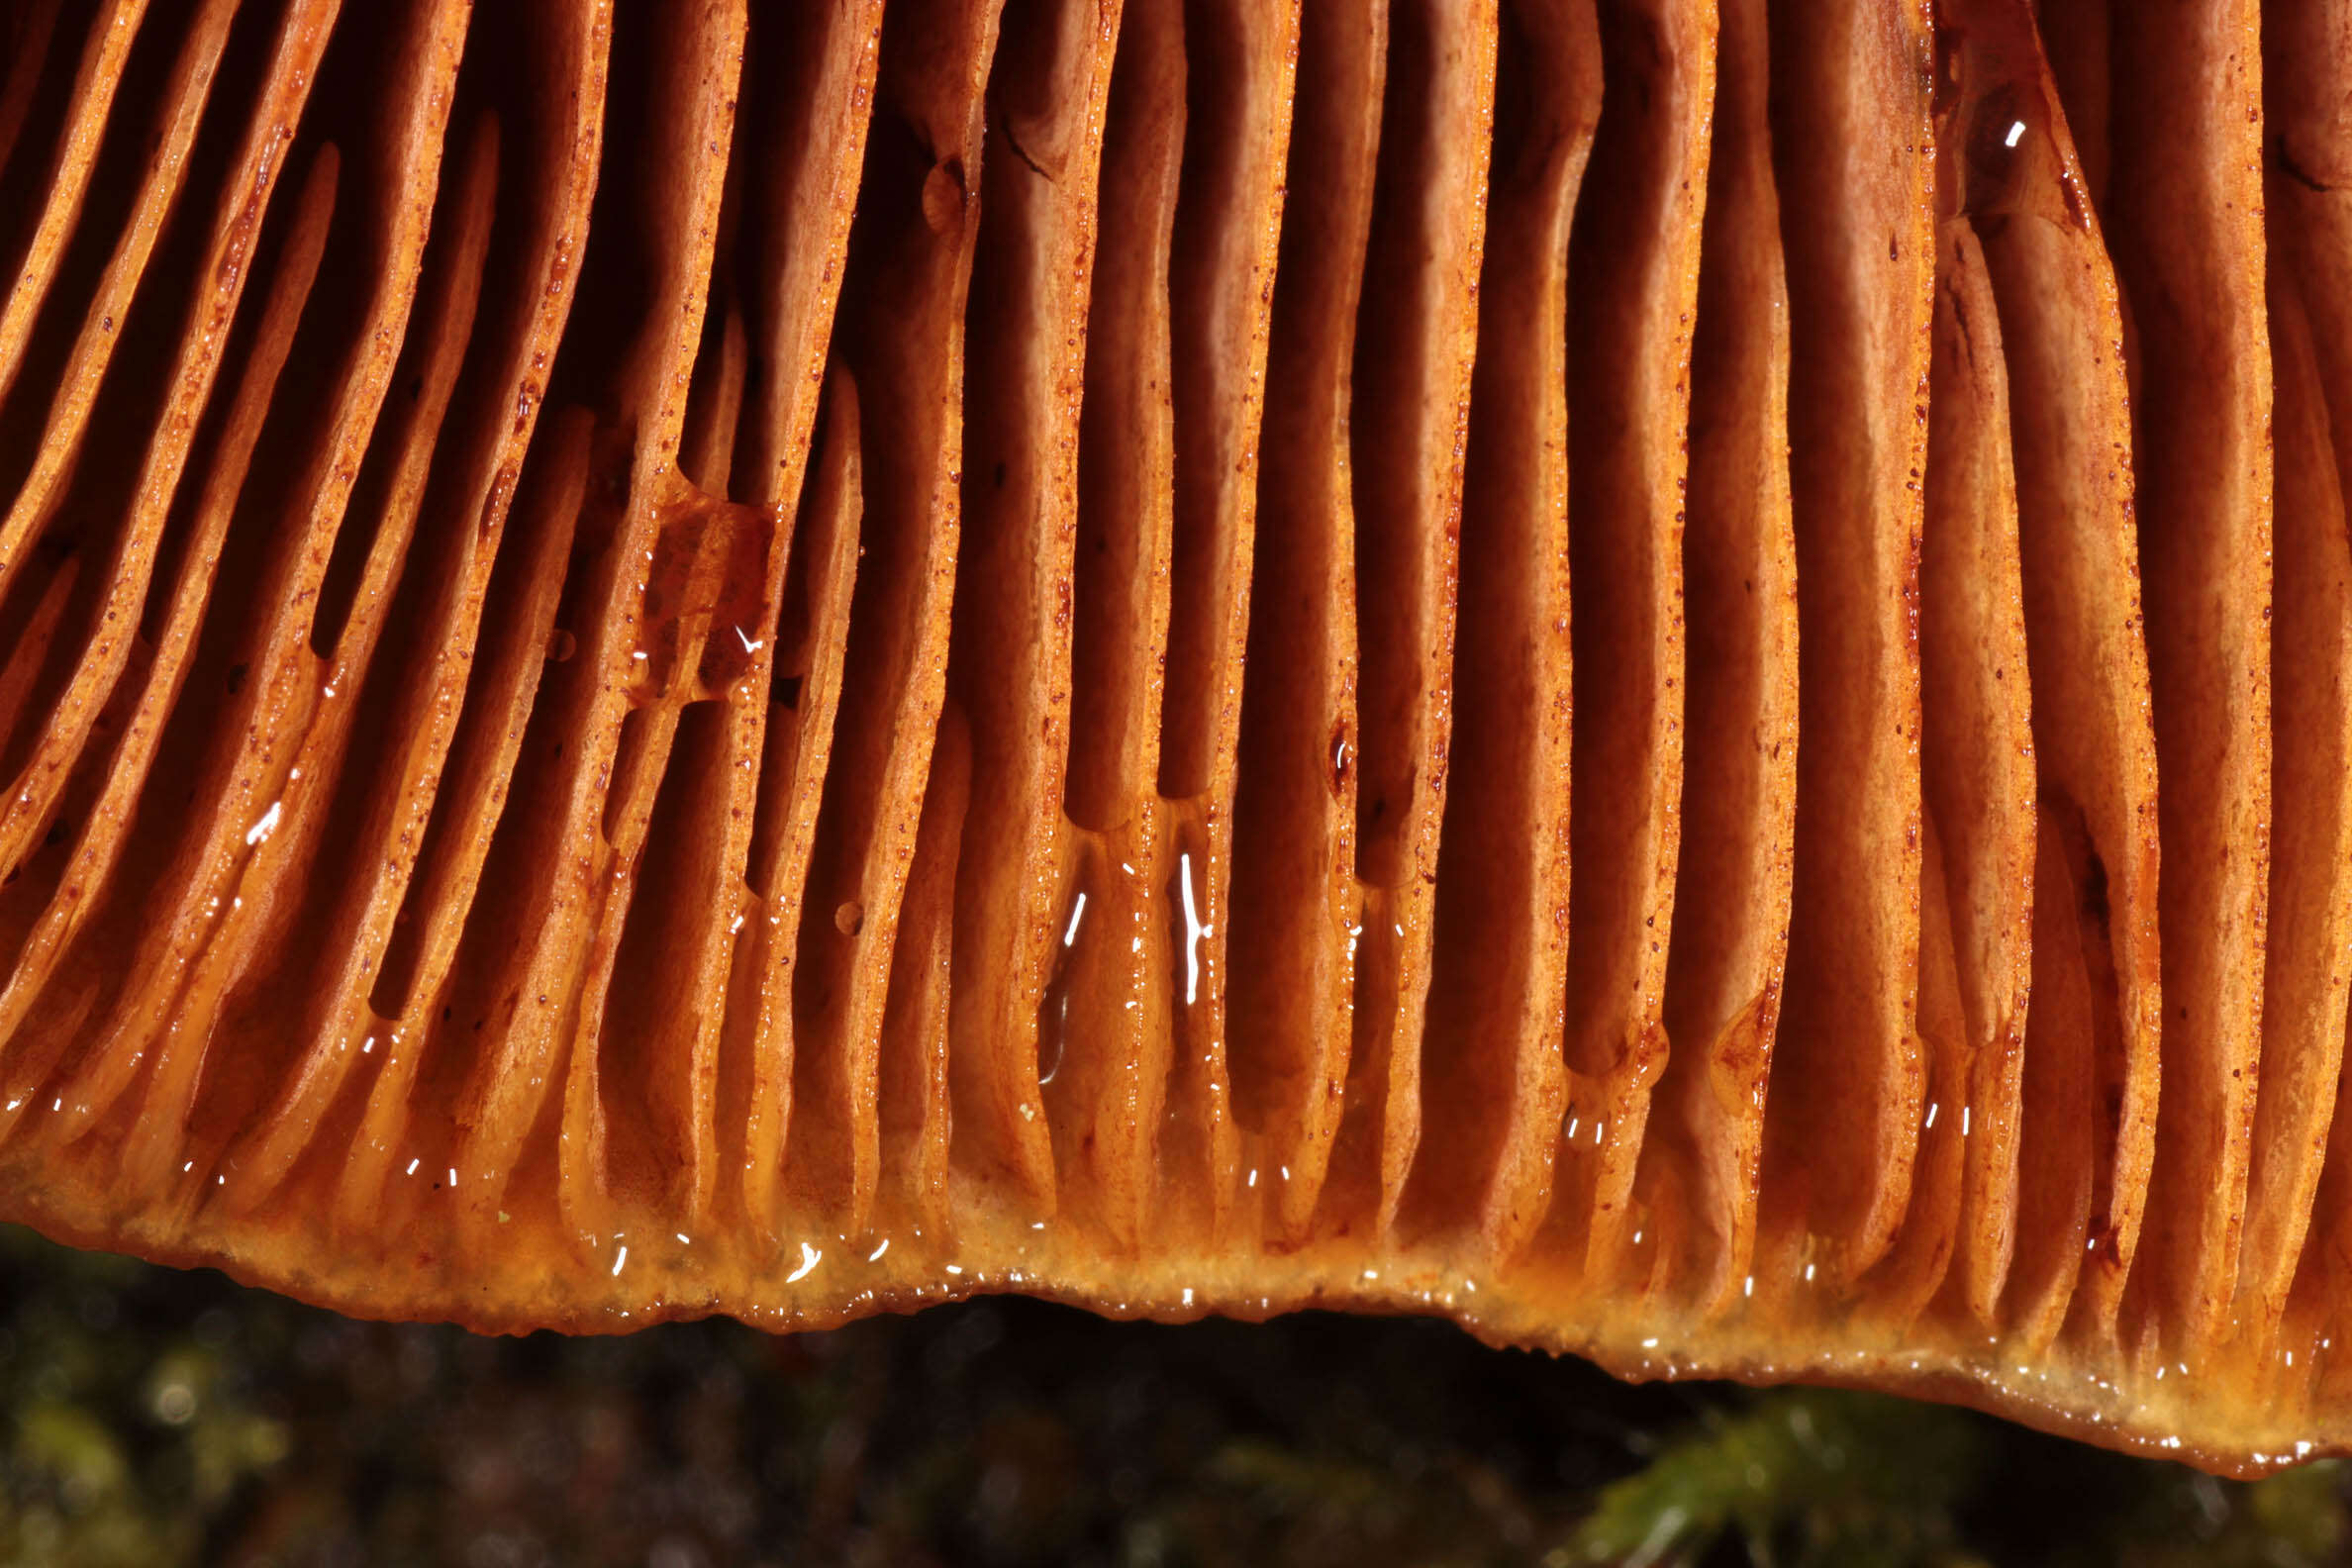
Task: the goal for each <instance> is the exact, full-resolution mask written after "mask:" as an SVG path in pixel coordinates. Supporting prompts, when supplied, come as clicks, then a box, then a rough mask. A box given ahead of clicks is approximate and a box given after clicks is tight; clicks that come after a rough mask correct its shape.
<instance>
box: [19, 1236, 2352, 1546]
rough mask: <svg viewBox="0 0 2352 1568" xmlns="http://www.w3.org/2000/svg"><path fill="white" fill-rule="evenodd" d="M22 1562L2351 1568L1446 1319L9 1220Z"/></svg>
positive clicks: (2173, 1491) (2162, 1486) (2088, 1479)
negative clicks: (678, 1289)
mask: <svg viewBox="0 0 2352 1568" xmlns="http://www.w3.org/2000/svg"><path fill="white" fill-rule="evenodd" d="M0 1402H4V1404H5V1428H4V1429H0V1456H4V1457H0V1563H11V1564H13V1563H25V1564H40V1565H43V1568H50V1565H55V1568H84V1565H87V1568H114V1565H125V1568H131V1565H136V1568H163V1565H173V1564H197V1563H203V1564H236V1565H244V1568H257V1565H261V1564H277V1565H288V1568H291V1565H307V1564H352V1565H362V1564H365V1565H372V1564H378V1563H386V1564H406V1563H417V1564H441V1563H449V1564H459V1565H463V1568H537V1565H540V1564H548V1565H555V1564H561V1565H566V1568H569V1565H572V1564H583V1565H606V1564H611V1565H623V1564H626V1565H630V1568H718V1565H723V1564H735V1563H775V1564H783V1563H801V1562H810V1563H852V1564H861V1563H873V1564H885V1563H887V1564H894V1565H895V1564H924V1563H1052V1562H1067V1563H1099V1564H1121V1565H1134V1568H1143V1565H1152V1564H1159V1565H1169V1568H1174V1565H1179V1564H1223V1563H1304V1564H1334V1565H1336V1564H1349V1565H1354V1564H1385V1563H1409V1564H1427V1565H1441V1564H1442V1565H1457V1564H1458V1565H1465V1568H1468V1565H1482V1564H1508V1563H1532V1564H1539V1565H1543V1568H1566V1565H1570V1564H1580V1563H1626V1564H1635V1565H1640V1568H1659V1565H1665V1564H1687V1565H1694V1568H1715V1565H1738V1564H1743V1563H1755V1564H1772V1565H1823V1568H1827V1565H1836V1564H1848V1563H1852V1564H1918V1565H1922V1568H1962V1565H1975V1564H2004V1565H2006V1564H2010V1563H2022V1564H2048V1565H2051V1568H2075V1565H2085V1568H2088V1565H2091V1564H2108V1563H2119V1564H2124V1565H2128V1568H2186V1565H2189V1564H2200V1565H2203V1564H2220V1565H2236V1564H2243V1565H2248V1568H2252V1565H2262V1568H2318V1565H2323V1564H2331V1563H2337V1562H2342V1561H2346V1560H2347V1558H2348V1557H2352V1527H2348V1526H2352V1512H2348V1510H2347V1477H2346V1475H2345V1474H2344V1473H2343V1472H2342V1471H2341V1470H2340V1469H2339V1468H2338V1467H2336V1466H2333V1465H2312V1466H2309V1467H2306V1468H2304V1469H2302V1470H2299V1471H2295V1472H2291V1473H2289V1474H2287V1475H2283V1476H2280V1477H2277V1478H2274V1479H2272V1480H2270V1481H2266V1482H2262V1483H2260V1484H2258V1485H2253V1486H2244V1485H2237V1484H2234V1483H2226V1482H2217V1481H2214V1480H2211V1479H2210V1478H2208V1477H2205V1476H2201V1475H2198V1474H2196V1473H2194V1472H2191V1471H2188V1470H2184V1469H2182V1468H2180V1467H2178V1466H2173V1465H2164V1464H2157V1463H2152V1462H2148V1461H2142V1460H2134V1459H2125V1458H2120V1457H2117V1456H2115V1455H2111V1454H2106V1453H2101V1452H2098V1451H2096V1450H2092V1449H2088V1448H2084V1447H2080V1446H2078V1445H2075V1444H2071V1443H2066V1442H2061V1441H2058V1440H2056V1439H2052V1438H2046V1437H2042V1436H2039V1435H2036V1434H2034V1433H2030V1432H2025V1431H2022V1430H2019V1429H2017V1428H2015V1427H2011V1426H2009V1425H2006V1424H2004V1423H2002V1422H1999V1421H1992V1420H1989V1419H1987V1418H1984V1417H1980V1416H1976V1415H1973V1414H1970V1413H1967V1412H1961V1411H1952V1410H1944V1409H1940V1408H1935V1407H1928V1406H1918V1405H1911V1404H1907V1403H1905V1402H1902V1401H1899V1400H1892V1399H1885V1398H1879V1397H1874V1396H1867V1395H1855V1394H1842V1393H1826V1392H1820V1391H1813V1390H1780V1391H1774V1392H1771V1393H1765V1394H1752V1393H1748V1392H1746V1391H1743V1390H1738V1389H1731V1388H1726V1387H1721V1386H1715V1385H1707V1386H1699V1385H1684V1386H1651V1387H1647V1388H1631V1387H1627V1386H1624V1385H1621V1384H1618V1383H1616V1382H1614V1381H1613V1380H1611V1379H1609V1378H1607V1377H1605V1376H1603V1375H1602V1374H1600V1373H1598V1372H1596V1371H1594V1370H1593V1369H1592V1368H1590V1367H1588V1366H1585V1365H1583V1364H1582V1363H1580V1362H1576V1361H1555V1360H1550V1359H1548V1358H1545V1357H1540V1356H1533V1355H1526V1354H1521V1353H1517V1352H1497V1351H1490V1350H1486V1349H1483V1348H1481V1347H1480V1346H1478V1345H1477V1344H1476V1343H1474V1342H1473V1341H1472V1340H1470V1339H1469V1338H1468V1337H1467V1336H1466V1335H1464V1334H1461V1333H1459V1332H1457V1331H1456V1330H1454V1329H1452V1328H1451V1327H1449V1326H1447V1325H1445V1324H1442V1323H1428V1322H1419V1321H1404V1320H1399V1321H1378V1320H1367V1319H1350V1318H1338V1317H1332V1316H1328V1315H1318V1314H1304V1315H1301V1316H1299V1317H1295V1318H1290V1319H1284V1320H1282V1321H1279V1322H1277V1323H1270V1324H1266V1325H1263V1326H1255V1327H1253V1326H1249V1325H1245V1324H1239V1323H1223V1322H1209V1323H1196V1324H1190V1325H1186V1326H1182V1327H1168V1326H1158V1325H1151V1324H1141V1323H1106V1322H1103V1321H1101V1320H1098V1319H1095V1318H1092V1317H1089V1316H1087V1315H1085V1314H1082V1313H1077V1312H1073V1311H1070V1310H1067V1309H1063V1308H1056V1307H1049V1306H1045V1305H1043V1304H1040V1303H1036V1302H1029V1301H1018V1300H1004V1301H984V1302H973V1303H967V1304H965V1305H963V1306H961V1307H954V1308H945V1309H940V1310H936V1311H933V1312H930V1313H925V1314H923V1315H921V1316H918V1317H915V1318H911V1319H901V1318H881V1319H873V1320H869V1321H867V1322H864V1323H856V1324H852V1325H851V1326H849V1327H847V1328H844V1329H841V1330H839V1331H837V1332H833V1333H827V1334H805V1335H800V1336H797V1337H792V1338H776V1337H771V1336H768V1335H763V1334H759V1333H755V1332H753V1331H752V1330H750V1329H747V1328H744V1327H742V1326H741V1325H739V1324H736V1323H726V1322H712V1323H681V1324H673V1325H670V1326H667V1327H663V1328H657V1329H651V1330H648V1331H646V1332H643V1333H639V1334H637V1335H634V1336H632V1337H629V1338H624V1339H564V1338H560V1337H557V1336H555V1335H551V1334H539V1335H534V1336H531V1337H529V1338H523V1339H484V1338H478V1337H475V1336H472V1335H468V1334H465V1333H463V1332H460V1331H458V1330H455V1329H448V1328H435V1327H420V1326H414V1325H392V1324H381V1323H354V1322H351V1321H349V1320H345V1319H343V1318H339V1317H336V1316H335V1315H333V1314H331V1313H325V1312H318V1311H314V1310H312V1309H308V1308H303V1307H298V1306H295V1305H294V1304H292V1303H290V1302H287V1301H284V1300H282V1299H280V1298H277V1297H274V1296H270V1295H267V1294H264V1293H262V1292H257V1291H246V1290H242V1289H240V1288H238V1287H237V1286H234V1285H232V1284H230V1283H229V1282H228V1281H227V1280H225V1279H223V1278H221V1277H220V1276H219V1275H216V1274H211V1273H178V1272H174V1271H170V1270H163V1269H154V1268H149V1267H147V1266H146V1265H143V1264H138V1263H134V1262H130V1261H127V1260H124V1259H120V1258H111V1257H105V1256H101V1255H97V1254H91V1253H79V1252H72V1251H68V1250H67V1249H65V1248H62V1247H57V1246H53V1245H51V1244H49V1243H48V1242H46V1241H43V1240H41V1239H39V1238H38V1237H36V1236H34V1235H32V1234H31V1233H30V1232H27V1231H23V1230H19V1229H11V1228H5V1227H0Z"/></svg>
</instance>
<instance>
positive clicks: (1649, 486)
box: [0, 0, 2352, 1472]
mask: <svg viewBox="0 0 2352 1568" xmlns="http://www.w3.org/2000/svg"><path fill="white" fill-rule="evenodd" d="M2341 9H2342V8H2341V7H2340V6H2339V5H2331V4H2329V3H2327V0H2269V3H2267V4H2259V5H2258V4H2257V0H2183V3H2179V4H2174V5H2169V6H2163V7H2157V6H2149V5H2134V4H2127V3H2123V0H2086V3H2083V4H2074V5H2066V6H2049V7H2044V8H2038V10H2037V8H2036V7H2035V6H2034V5H2032V4H2031V3H2030V0H1934V3H1933V4H1932V6H1931V5H1930V4H1929V0H1803V3H1799V0H1769V3H1768V0H1304V3H1301V0H1188V3H1185V4H1182V5H1179V4H1178V3H1177V0H1126V3H1125V4H1124V5H1123V4H1122V3H1121V0H896V3H893V4H890V5H888V6H887V7H885V5H884V4H883V3H882V0H810V3H806V4H792V3H784V0H710V3H708V4H702V5H696V6H691V7H689V6H670V5H655V4H651V3H649V0H622V3H620V4H614V3H612V0H538V3H535V4H532V5H512V6H509V5H496V6H490V5H485V6H480V7H472V6H469V5H468V4H467V3H466V0H387V3H384V4H380V5H376V4H370V5H365V6H361V5H355V4H339V3H338V0H271V3H266V4H265V3H260V0H254V3H250V4H246V5H244V6H242V7H241V6H240V5H238V4H237V3H236V0H178V3H168V0H153V3H149V0H105V3H102V4H98V5H94V6H91V7H86V8H85V7H76V6H66V5H62V4H60V3H58V0H29V3H27V4H23V5H19V6H17V7H15V8H14V9H13V12H12V14H11V17H10V19H9V20H8V21H7V22H5V23H0V29H4V30H5V31H4V32H0V36H4V37H5V38H6V40H7V44H8V48H7V49H6V51H5V53H0V247H4V249H5V256H6V259H7V260H8V262H9V264H10V266H11V267H12V268H13V272H12V281H11V283H10V285H9V289H8V292H7V293H6V295H5V296H4V297H0V503H4V505H5V511H4V512H0V781H5V782H6V784H7V790H6V792H5V793H0V876H4V878H5V881H4V882H0V1217H4V1218H7V1219H12V1220H18V1221H23V1222H26V1223H29V1224H32V1225H37V1226H39V1227H40V1228H42V1229H43V1230H45V1231H47V1232H49V1234H51V1235H54V1236H58V1237H61V1238H63V1239H66V1240H69V1241H73V1242H75V1243H78V1244H84V1245H97V1246H105V1247H110V1248H115V1249H119V1250H123V1251H129V1252H135V1253H138V1254H141V1255H143V1256H147V1257H150V1258H154V1259H158V1260H161V1261H164V1262H170V1263H179V1264H194V1263H206V1264H213V1265H217V1266H219V1267H222V1268H225V1269H227V1270H228V1271H229V1272H231V1273H232V1274H234V1275H236V1276H237V1277H239V1278H241V1279H244V1280H247V1281H250V1282H253V1283H257V1284H262V1285H267V1286H269V1287H272V1288H274V1289H278V1290H282V1291H286V1292H289V1293H291V1294H294V1295H296V1296H300V1297H302V1298H304V1299H306V1300H310V1301H314V1302H320V1303H324V1304H327V1305H331V1306H334V1307H337V1308H340V1309H343V1310H344V1311H348V1312H354V1313H360V1314H367V1315H374V1316H380V1317H389V1318H425V1319H442V1320H454V1321H457V1322H460V1323H467V1324H470V1325H472V1326H475V1327H478V1328H483V1329H505V1330H515V1329H524V1328H530V1327H539V1326H552V1327H557V1328H562V1329H567V1330H575V1331H589V1330H614V1329H622V1328H627V1327H631V1326H635V1325H637V1324H639V1323H647V1322H651V1321H655V1320H660V1319H664V1318H675V1317H683V1316H693V1315H700V1314H707V1313H714V1312H718V1313H727V1314H732V1315H734V1316H736V1317H739V1318H742V1319H744V1320H746V1321H748V1322H751V1323H759V1324H763V1325H766V1326H769V1327H773V1328H777V1329H792V1328H799V1327H807V1326H816V1325H823V1324H828V1323H837V1322H840V1321H842V1320H844V1319H846V1318H849V1317H853V1316H856V1315H859V1314H863V1313H868V1312H873V1311H877V1310H894V1309H905V1308H912V1307H915V1306H918V1305H920V1304H923V1303H926V1302H932V1301H938V1300H943V1299H947V1298H952V1297H959V1296H965V1295H969V1294H973V1293H976V1292H984V1291H1005V1290H1012V1291H1026V1292H1031V1293H1035V1294H1039V1295H1044V1296H1049V1297H1053V1298H1057V1299H1061V1300H1065V1301H1071V1302H1076V1303H1080V1304H1083V1305H1086V1306H1089V1307H1092V1308H1095V1309H1097V1310H1099V1311H1103V1312H1106V1313H1112V1314H1117V1315H1135V1316H1149V1317H1154V1318H1163V1319H1183V1318H1189V1317H1194V1316H1198V1315H1201V1314H1206V1313H1212V1312H1217V1313H1227V1314H1235V1315H1240V1316H1244V1317H1259V1316H1264V1315H1268V1314H1272V1313H1277V1312H1282V1311H1285V1310H1288V1309H1291V1308H1294V1307H1298V1306H1302V1305H1307V1304H1310V1303H1320V1304H1323V1305H1339V1306H1345V1307H1348V1308H1351V1309H1354V1310H1360V1311H1367V1312H1416V1313H1441V1314H1445V1315H1448V1316H1451V1317H1452V1318H1454V1319H1455V1320H1457V1321H1459V1322H1460V1323H1463V1324H1464V1325H1465V1326H1467V1327H1469V1328H1470V1329H1472V1330H1473V1331H1474V1332H1476V1333H1478V1334H1480V1335H1481V1336H1483V1337H1486V1338H1488V1339H1490V1340H1493V1341H1497V1342H1504V1343H1512V1344H1521V1345H1532V1346H1540V1347H1544V1348H1547V1349H1551V1350H1555V1351H1572V1352H1575V1353H1578V1354H1581V1355H1586V1356H1590V1357H1592V1358H1594V1359H1595V1360H1597V1361H1599V1362H1601V1363H1602V1364H1603V1365H1605V1366H1608V1367H1610V1368H1612V1369H1613V1370H1616V1371H1617V1372H1619V1373H1621V1374H1623V1375H1627V1376H1637V1377H1678V1376H1699V1375H1706V1376H1734V1377H1739V1378H1745V1379H1749V1380H1754V1381H1773V1380H1782V1379H1805V1380H1813V1381H1822V1382H1834V1383H1845V1384H1867V1385H1872V1386H1877V1387H1883V1388H1889V1389H1896V1390H1901V1391H1905V1392H1909V1393H1912V1394H1917V1395H1922V1396H1926V1397H1930V1398H1937V1399H1945V1400H1953V1401H1960V1402H1964V1403H1968V1404H1973V1405H1978V1406H1982V1407H1985V1408H1989V1409H1992V1410H1996V1411H1999V1412H2002V1413H2005V1414H2008V1415H2010V1416H2013V1417H2015V1418H2017V1419H2019V1420H2022V1421H2029V1422H2032V1423H2035V1424H2038V1425H2042V1426H2045V1427H2049V1428H2051V1429H2055V1430H2060V1431H2066V1432H2072V1433H2075V1434H2078V1435H2081V1436H2084V1437H2087V1438H2090V1439H2092V1440H2094V1441H2099V1442H2105V1443H2108V1444H2111V1445H2115V1446H2119V1447H2125V1448H2134V1449H2138V1450H2142V1451H2149V1452H2161V1453H2165V1454H2169V1455H2173V1456H2177V1457H2180V1458H2184V1459H2188V1460H2190V1461H2192V1462H2195V1463H2198V1464H2202V1465H2205V1466H2207V1467H2210V1468H2213V1469H2217V1470H2234V1471H2240V1472H2246V1471H2257V1470H2261V1469H2264V1468H2267V1467H2270V1466H2274V1465H2278V1464H2282V1463H2288V1462H2292V1461H2294V1460H2296V1459H2299V1458H2303V1457H2305V1456H2308V1455H2311V1454H2315V1453H2323V1452H2343V1451H2352V1186H2348V1185H2347V1184H2348V1183H2352V1116H2345V1117H2338V1116H2337V1115H2336V1114H2335V1113H2336V1110H2337V1104H2338V1101H2339V1098H2340V1095H2341V1090H2340V1083H2341V1076H2342V1071H2343V1068H2344V1065H2345V1063H2344V1037H2345V1033H2346V1025H2347V1016H2346V1001H2345V998H2346V994H2347V990H2348V989H2352V545H2348V543H2347V532H2346V520H2345V511H2344V497H2343V490H2342V483H2341V477H2340V474H2341V469H2340V459H2339V453H2342V454H2345V455H2346V456H2352V423H2347V422H2348V421H2352V413H2347V412H2346V411H2347V410H2352V380H2348V379H2347V378H2352V287H2348V286H2347V284H2348V283H2352V277H2348V276H2347V271H2346V269H2347V266H2352V261H2348V259H2347V258H2352V216H2348V212H2352V210H2348V209H2346V208H2345V207H2344V205H2343V203H2342V202H2341V201H2340V200H2339V197H2340V195H2341V191H2342V189H2343V187H2344V186H2345V185H2346V183H2347V181H2348V180H2352V131H2347V129H2346V126H2345V124H2344V123H2343V120H2342V117H2341V116H2340V115H2339V114H2338V113H2337V109H2336V105H2337V102H2338V100H2339V99H2340V98H2341V96H2342V93H2343V91H2344V85H2345V83H2346V82H2347V81H2348V80H2352V33H2348V32H2347V31H2346V27H2345V24H2344V20H2343V17H2342V15H2341V14H2340V13H2341ZM2339 1336H2341V1337H2346V1339H2347V1344H2346V1347H2345V1349H2344V1350H2342V1351H2338V1350H2337V1348H2336V1346H2335V1339H2336V1338H2337V1337H2339Z"/></svg>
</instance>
